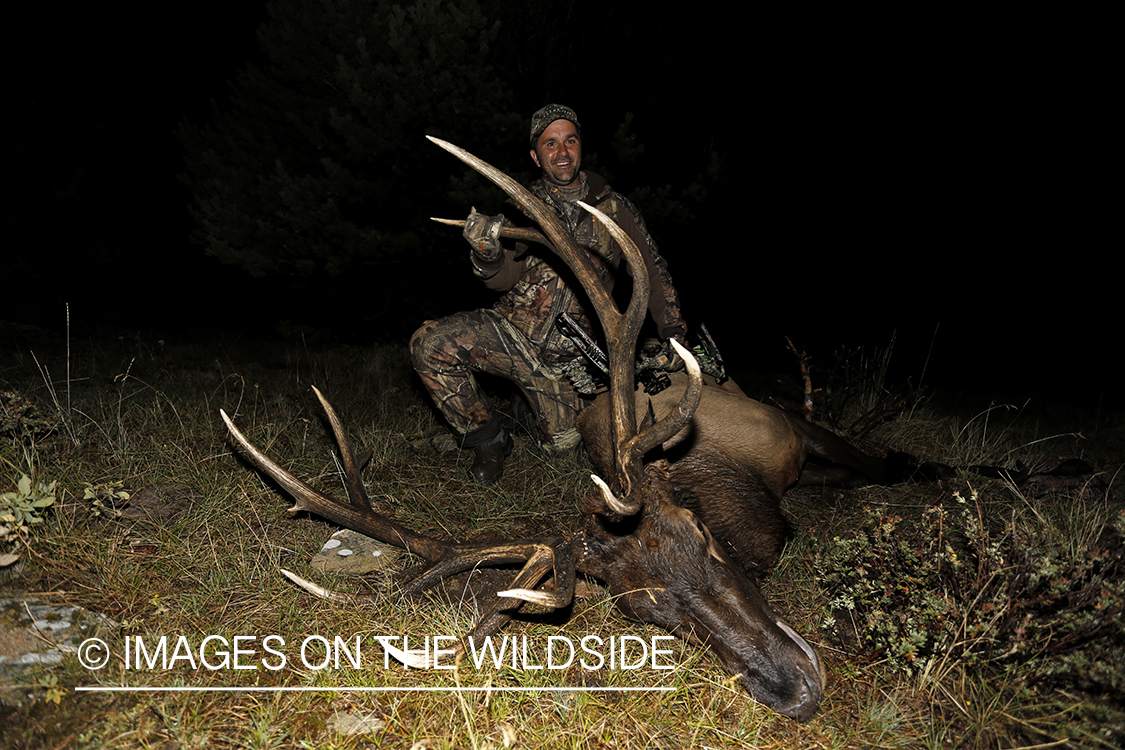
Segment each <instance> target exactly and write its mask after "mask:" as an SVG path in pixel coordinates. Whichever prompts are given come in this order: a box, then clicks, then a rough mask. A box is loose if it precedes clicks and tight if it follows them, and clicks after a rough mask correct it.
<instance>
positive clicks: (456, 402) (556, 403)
mask: <svg viewBox="0 0 1125 750" xmlns="http://www.w3.org/2000/svg"><path fill="white" fill-rule="evenodd" d="M410 354H411V357H412V358H413V360H414V369H415V370H417V372H418V375H419V376H420V377H421V378H422V383H423V385H425V387H426V390H427V391H429V393H430V396H431V397H432V398H433V400H434V404H436V405H437V408H438V410H439V411H441V413H442V416H444V417H445V419H446V421H447V422H449V424H450V426H451V427H452V428H453V430H454V431H455V432H456V433H457V434H458V435H459V436H460V438H461V442H462V444H463V445H465V446H468V447H472V446H473V445H474V444H478V443H479V442H480V440H479V438H487V437H490V436H492V435H495V434H497V433H498V429H499V422H497V421H494V419H493V411H492V405H491V403H490V402H489V399H488V396H487V395H485V393H484V392H483V391H481V389H480V387H479V385H478V383H477V379H476V378H475V377H474V376H473V373H474V372H485V373H489V374H491V375H499V376H500V377H503V378H507V379H508V380H511V381H512V382H514V383H515V384H516V385H518V386H519V387H520V389H521V390H522V391H523V394H524V395H525V396H526V397H527V400H528V401H529V402H530V404H531V408H532V409H533V410H534V412H535V418H536V423H537V425H538V427H539V431H540V433H541V437H542V438H543V440H544V441H545V442H546V443H550V444H552V447H553V448H555V449H557V450H560V451H561V450H566V449H569V448H572V447H574V445H577V443H578V431H577V430H576V429H575V427H574V422H575V419H576V418H577V417H578V412H579V411H580V410H581V409H582V407H583V406H585V405H586V403H587V401H586V399H584V398H583V397H582V396H581V395H580V394H578V393H577V392H576V391H575V390H574V388H573V387H572V386H571V384H570V381H569V380H567V378H566V376H565V375H563V374H562V371H561V370H560V369H559V367H558V366H557V365H556V364H554V363H553V362H551V361H550V360H552V359H553V357H551V353H550V352H547V353H546V354H545V355H544V354H541V353H540V352H539V350H538V347H536V346H535V345H534V344H532V343H531V342H530V341H529V340H528V339H527V337H526V336H524V335H523V334H522V333H520V332H519V331H518V330H516V328H515V327H514V326H512V324H511V323H509V322H508V321H507V319H505V318H504V317H503V316H501V315H500V314H499V313H497V312H496V311H494V310H474V311H472V312H463V313H455V314H453V315H450V316H448V317H445V318H442V319H441V320H427V321H426V322H425V323H423V324H422V327H421V328H419V329H418V330H417V331H415V332H414V335H413V336H412V337H411V339H410ZM466 438H467V439H466ZM475 438H476V439H475Z"/></svg>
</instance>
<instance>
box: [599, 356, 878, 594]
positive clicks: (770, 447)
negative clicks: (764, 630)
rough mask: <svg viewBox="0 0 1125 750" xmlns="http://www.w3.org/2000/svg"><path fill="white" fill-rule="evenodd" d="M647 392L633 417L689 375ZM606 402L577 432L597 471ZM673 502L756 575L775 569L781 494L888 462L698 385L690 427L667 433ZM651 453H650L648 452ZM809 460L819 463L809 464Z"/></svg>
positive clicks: (862, 476)
mask: <svg viewBox="0 0 1125 750" xmlns="http://www.w3.org/2000/svg"><path fill="white" fill-rule="evenodd" d="M671 377H672V381H673V383H672V386H671V387H670V388H667V389H666V390H664V391H662V392H660V393H658V394H656V395H655V396H649V395H647V394H646V393H644V392H643V391H640V390H638V391H637V394H636V400H637V412H638V414H648V413H649V409H650V404H651V413H652V415H654V416H655V418H656V419H657V420H659V419H661V418H662V417H664V416H665V415H666V414H667V413H668V412H669V411H670V410H671V409H672V408H673V407H674V406H675V404H676V403H678V399H679V398H680V396H681V395H682V393H683V391H684V388H685V383H686V376H684V375H683V374H682V373H673V374H672V376H671ZM608 411H609V401H608V399H606V398H604V397H599V398H598V399H597V400H595V402H594V403H593V404H592V405H591V406H589V407H588V408H586V409H585V410H584V411H583V412H582V414H581V415H579V418H578V429H579V431H580V432H581V433H582V437H583V439H584V440H585V443H586V449H587V451H588V452H589V453H590V457H591V459H592V460H593V462H594V465H595V466H597V467H598V470H599V471H607V469H609V468H612V466H613V461H614V455H613V451H612V447H611V446H612V437H611V435H610V434H609V427H608V425H609V416H608ZM653 453H654V454H655V453H660V454H661V455H662V456H663V457H664V458H666V459H667V460H668V462H669V469H668V472H669V475H670V477H671V479H672V484H673V488H674V489H673V491H674V497H675V502H676V503H677V504H679V505H681V506H683V507H685V508H689V509H690V510H692V511H693V512H694V513H695V514H696V515H697V516H698V517H699V518H700V519H702V520H703V522H704V523H705V524H706V525H707V527H708V529H710V531H711V533H712V534H714V535H715V538H716V539H718V540H719V541H720V542H721V543H722V544H723V545H724V546H725V547H726V549H727V551H728V552H729V554H730V555H731V557H732V558H733V559H734V560H735V561H736V562H737V563H738V564H739V565H740V566H741V567H742V568H743V570H745V571H746V573H747V574H748V575H750V576H751V577H752V578H760V577H761V576H762V575H764V574H765V573H767V572H768V571H769V570H770V568H772V566H773V564H774V562H775V561H776V559H777V556H778V554H779V553H780V552H781V548H782V546H783V545H784V543H785V538H786V536H787V535H788V531H789V524H788V522H787V521H786V519H785V516H784V515H783V514H782V512H781V496H782V494H783V493H784V492H785V491H786V490H787V489H788V488H789V487H791V486H793V485H794V484H796V483H797V482H798V480H799V479H801V480H806V479H807V480H809V481H816V482H826V483H830V484H839V485H843V486H854V485H857V484H865V483H868V482H886V481H889V480H890V479H891V476H890V473H891V470H890V468H889V466H888V462H887V461H886V460H884V459H880V458H876V457H873V456H868V455H867V454H865V453H863V452H861V451H860V450H858V449H857V448H855V447H854V446H852V445H851V444H850V443H848V442H847V441H845V440H843V439H842V438H840V437H838V436H837V435H835V434H833V433H832V432H830V431H828V430H825V429H824V428H822V427H818V426H817V425H815V424H812V423H810V422H806V421H805V420H803V419H801V418H799V417H797V416H794V415H791V414H789V413H788V412H785V411H782V410H781V409H777V408H775V407H772V406H768V405H766V404H763V403H761V402H759V401H755V400H754V399H752V398H749V397H748V396H745V395H743V394H741V393H736V392H733V391H730V390H726V389H723V388H719V387H717V386H715V385H714V383H713V381H712V382H711V383H710V384H709V385H708V387H706V388H704V390H703V396H702V398H701V399H700V402H699V406H698V408H697V409H696V410H695V414H694V416H693V417H692V420H691V422H690V423H689V425H688V426H687V427H686V428H684V429H683V430H681V431H680V432H679V433H677V434H676V435H674V436H673V437H672V438H671V439H670V440H667V441H666V442H665V443H664V445H663V447H662V450H661V449H657V450H656V451H653ZM650 457H652V456H650ZM809 458H814V459H816V460H817V462H818V463H817V464H816V465H815V466H814V465H813V464H811V463H807V460H808V459H809Z"/></svg>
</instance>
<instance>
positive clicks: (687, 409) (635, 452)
mask: <svg viewBox="0 0 1125 750" xmlns="http://www.w3.org/2000/svg"><path fill="white" fill-rule="evenodd" d="M671 344H672V348H673V349H674V350H675V351H676V353H677V354H679V355H680V359H682V360H683V361H684V369H685V370H686V371H687V374H688V386H687V388H686V389H685V390H684V395H683V396H681V397H680V401H679V403H677V404H676V408H675V409H673V410H672V412H671V413H669V414H668V416H666V417H664V419H662V420H660V421H659V422H657V423H656V424H653V425H652V426H650V427H649V428H648V429H647V430H645V431H644V432H642V433H640V434H639V435H637V436H636V437H634V438H633V439H632V440H630V441H629V444H628V446H626V448H627V450H626V453H627V456H628V460H630V461H636V462H637V463H638V464H639V463H640V461H641V459H642V458H644V455H645V454H646V453H648V452H649V451H650V450H652V449H653V448H655V447H656V446H658V445H660V444H661V443H663V442H664V441H665V440H668V439H669V438H671V437H672V436H673V435H675V434H676V433H677V432H679V431H680V430H682V429H683V428H684V427H686V426H687V424H688V422H690V421H691V418H692V416H693V415H694V414H695V409H696V407H697V406H699V399H700V398H701V397H702V396H703V373H702V372H701V371H700V369H699V362H698V361H697V360H696V359H695V356H694V355H693V354H692V353H691V352H690V351H688V350H687V348H686V347H684V346H683V345H682V344H681V343H680V342H679V341H676V340H675V339H671Z"/></svg>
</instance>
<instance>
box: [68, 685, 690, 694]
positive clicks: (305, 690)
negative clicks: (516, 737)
mask: <svg viewBox="0 0 1125 750" xmlns="http://www.w3.org/2000/svg"><path fill="white" fill-rule="evenodd" d="M675 689H676V688H674V687H562V686H557V687H112V686H111V687H81V686H79V687H75V688H74V692H76V693H443V692H444V693H545V692H570V693H577V692H587V693H609V692H622V693H624V692H631V693H663V692H667V691H669V690H675Z"/></svg>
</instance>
